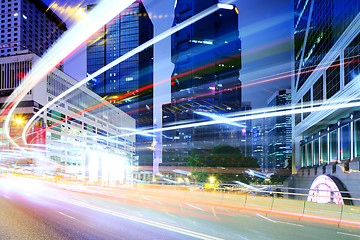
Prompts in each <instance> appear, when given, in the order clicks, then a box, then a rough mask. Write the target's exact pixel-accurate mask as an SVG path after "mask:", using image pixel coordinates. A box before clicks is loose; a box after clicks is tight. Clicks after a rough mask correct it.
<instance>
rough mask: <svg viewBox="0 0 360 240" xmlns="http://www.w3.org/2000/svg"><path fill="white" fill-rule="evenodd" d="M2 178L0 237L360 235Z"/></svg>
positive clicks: (121, 192) (123, 192)
mask: <svg viewBox="0 0 360 240" xmlns="http://www.w3.org/2000/svg"><path fill="white" fill-rule="evenodd" d="M81 191H82V192H79V189H71V188H68V189H62V188H59V187H58V186H55V185H51V184H47V183H43V182H39V181H37V180H32V179H26V178H25V179H24V178H15V177H6V178H4V177H3V178H0V239H1V240H3V239H36V240H37V239H307V240H310V239H360V229H341V228H337V226H335V225H325V224H320V223H318V224H315V223H314V222H299V221H297V220H295V219H281V218H279V217H274V216H267V215H266V214H264V213H260V212H252V211H244V210H242V211H234V209H226V208H221V209H219V208H214V207H211V206H209V205H201V204H200V205H199V204H196V205H194V204H191V203H187V202H183V201H181V200H179V201H176V200H174V199H173V198H171V197H170V196H169V197H168V198H166V197H157V196H154V195H146V194H142V195H139V194H136V193H134V192H133V191H128V190H126V189H120V190H116V191H114V190H106V189H103V188H99V189H88V190H85V191H84V190H83V189H82V190H81Z"/></svg>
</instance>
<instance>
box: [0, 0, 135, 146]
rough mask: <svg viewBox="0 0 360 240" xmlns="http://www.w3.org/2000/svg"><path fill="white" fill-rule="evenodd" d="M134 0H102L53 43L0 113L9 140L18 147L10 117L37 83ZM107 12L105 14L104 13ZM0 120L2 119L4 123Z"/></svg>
mask: <svg viewBox="0 0 360 240" xmlns="http://www.w3.org/2000/svg"><path fill="white" fill-rule="evenodd" d="M134 1H135V0H123V1H114V0H103V1H101V2H100V3H98V4H97V5H96V7H95V8H94V9H93V10H92V11H91V12H89V14H88V15H87V17H86V18H84V20H83V21H80V22H78V23H77V24H75V25H74V27H73V28H71V29H70V30H68V31H66V32H65V33H64V34H63V36H62V37H61V38H60V39H59V40H58V41H57V42H56V43H55V44H54V46H53V47H51V48H50V49H49V51H48V52H47V53H46V54H45V55H44V56H43V58H41V59H39V60H38V61H37V62H36V63H35V64H34V66H33V68H32V69H31V71H30V72H29V73H28V74H27V75H26V77H25V78H24V80H23V81H22V84H21V85H20V86H19V87H18V88H16V89H15V90H14V92H13V93H12V94H11V95H10V97H9V98H8V99H7V103H8V104H7V106H6V108H5V109H4V110H3V111H2V113H1V119H2V118H3V117H4V115H5V114H7V117H6V119H5V122H4V132H5V136H6V138H7V139H8V140H9V141H10V142H11V143H12V144H13V145H14V146H16V147H17V148H19V149H21V147H20V146H19V145H18V144H16V143H15V142H14V141H13V140H12V139H11V136H10V133H9V123H10V118H11V116H12V115H13V113H14V111H15V108H16V107H17V106H18V104H19V103H20V101H21V100H22V99H23V98H24V96H25V95H26V93H28V92H29V91H30V90H31V89H32V88H33V87H34V86H35V85H36V84H38V83H39V82H40V81H41V80H42V79H43V78H45V76H46V75H48V73H49V72H51V71H52V70H53V69H54V68H55V67H56V66H57V65H58V64H59V62H61V61H62V60H63V59H65V58H66V57H68V56H69V55H70V54H71V53H73V52H74V51H75V50H76V49H77V48H78V47H79V46H81V44H82V43H83V42H85V41H86V39H88V38H89V37H90V36H92V35H93V34H94V33H95V32H96V31H97V30H98V29H100V28H101V27H102V26H103V25H105V24H106V23H107V22H109V21H110V20H111V19H113V18H114V17H115V16H116V15H118V13H119V12H122V11H123V10H125V9H126V8H127V7H129V6H130V5H131V4H132V3H133V2H134ZM104 13H106V14H104ZM1 119H0V120H1Z"/></svg>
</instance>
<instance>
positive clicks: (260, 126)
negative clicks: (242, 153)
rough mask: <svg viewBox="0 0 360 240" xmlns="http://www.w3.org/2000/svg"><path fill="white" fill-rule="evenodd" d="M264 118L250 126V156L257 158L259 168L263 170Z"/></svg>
mask: <svg viewBox="0 0 360 240" xmlns="http://www.w3.org/2000/svg"><path fill="white" fill-rule="evenodd" d="M264 122H265V120H262V121H261V122H260V123H255V124H254V125H253V127H252V133H251V139H252V146H253V147H252V149H253V152H252V157H253V158H256V159H257V160H258V163H259V165H260V168H261V169H262V170H263V171H264V170H265V167H266V165H265V147H266V145H265V134H266V130H265V129H266V126H265V124H264Z"/></svg>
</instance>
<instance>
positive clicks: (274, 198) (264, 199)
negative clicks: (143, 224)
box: [135, 184, 360, 228]
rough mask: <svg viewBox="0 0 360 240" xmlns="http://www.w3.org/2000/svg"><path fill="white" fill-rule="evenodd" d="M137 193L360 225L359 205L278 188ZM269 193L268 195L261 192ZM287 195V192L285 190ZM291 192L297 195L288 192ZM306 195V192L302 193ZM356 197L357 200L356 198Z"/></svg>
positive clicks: (142, 188)
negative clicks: (309, 197) (313, 198)
mask: <svg viewBox="0 0 360 240" xmlns="http://www.w3.org/2000/svg"><path fill="white" fill-rule="evenodd" d="M135 191H136V192H138V194H142V193H146V194H150V195H153V196H159V195H163V196H164V197H167V198H171V199H173V200H174V201H178V202H179V203H181V202H182V203H191V204H193V205H194V206H201V205H202V206H204V205H208V206H212V207H215V208H230V209H232V210H233V211H242V210H249V211H256V212H262V213H265V214H266V215H273V216H281V217H288V218H293V219H294V218H295V219H297V220H299V221H316V222H320V223H326V224H334V225H337V226H338V227H339V228H343V227H352V228H360V207H359V206H351V205H336V204H334V203H316V202H309V201H305V200H295V199H288V198H283V197H278V196H279V195H277V194H276V193H281V194H284V192H276V191H257V192H255V191H253V192H251V193H249V192H244V191H241V190H236V189H232V190H230V189H228V188H227V189H226V188H205V187H202V188H199V187H194V186H166V185H148V184H139V185H137V187H136V188H135ZM261 193H266V194H267V195H266V196H261V195H259V194H261ZM285 194H286V193H285ZM289 195H297V194H296V193H289ZM300 195H304V196H307V194H300ZM353 200H354V199H353ZM355 200H360V199H355Z"/></svg>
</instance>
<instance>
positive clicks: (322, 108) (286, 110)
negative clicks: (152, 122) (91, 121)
mask: <svg viewBox="0 0 360 240" xmlns="http://www.w3.org/2000/svg"><path fill="white" fill-rule="evenodd" d="M351 107H360V101H357V102H350V103H340V104H332V105H324V106H318V107H311V108H305V109H303V108H302V107H301V106H299V107H296V106H295V107H294V106H292V107H288V108H279V109H278V108H271V109H270V110H268V111H263V112H262V113H257V114H252V112H251V111H248V112H246V113H245V114H244V115H242V116H238V117H233V118H226V119H222V120H213V121H204V122H196V123H190V124H184V125H177V126H171V127H164V128H158V129H152V130H144V131H141V132H140V133H141V134H146V133H154V132H162V131H169V130H177V129H184V128H190V127H201V126H208V125H214V124H221V123H226V124H229V123H231V122H237V121H245V120H253V119H260V118H268V117H278V116H284V115H292V114H298V113H304V112H317V111H326V110H334V109H340V108H351ZM273 111H276V112H273ZM251 114H252V115H251ZM136 134H139V132H137V133H131V134H126V135H118V136H117V137H122V136H129V135H136Z"/></svg>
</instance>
